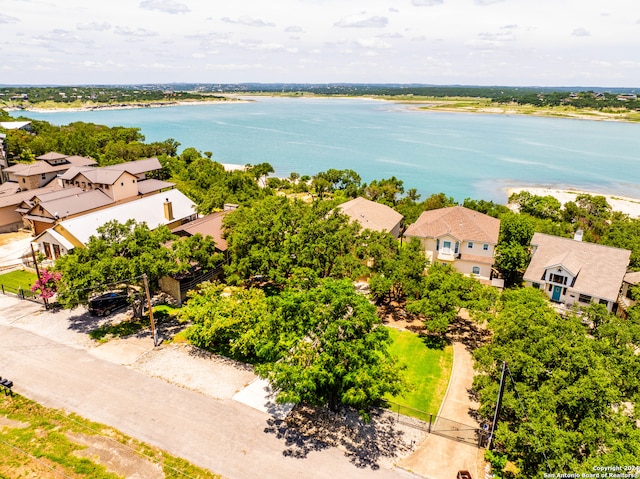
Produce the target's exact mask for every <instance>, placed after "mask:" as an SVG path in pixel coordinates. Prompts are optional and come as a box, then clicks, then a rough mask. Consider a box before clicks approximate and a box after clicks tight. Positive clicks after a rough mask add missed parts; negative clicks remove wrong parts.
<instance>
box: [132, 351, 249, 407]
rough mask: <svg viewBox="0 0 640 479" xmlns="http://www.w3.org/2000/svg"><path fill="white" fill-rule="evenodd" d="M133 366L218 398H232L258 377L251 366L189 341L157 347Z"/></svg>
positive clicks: (148, 373) (147, 373) (151, 374)
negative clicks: (191, 343)
mask: <svg viewBox="0 0 640 479" xmlns="http://www.w3.org/2000/svg"><path fill="white" fill-rule="evenodd" d="M133 368H134V369H136V370H138V371H140V372H142V373H144V374H146V375H148V376H155V377H159V378H162V379H164V380H165V381H168V382H170V383H173V384H177V385H179V386H182V387H186V388H188V389H192V390H194V391H199V392H201V393H204V394H206V395H208V396H211V397H214V398H217V399H231V398H232V397H233V396H234V395H235V394H236V393H237V392H238V391H240V390H241V389H242V388H244V387H246V386H247V385H248V384H250V383H251V382H252V381H253V380H254V379H256V375H255V374H254V372H253V368H252V367H251V366H250V365H247V364H243V363H239V362H237V361H233V360H231V359H227V358H223V357H222V356H218V355H216V354H213V353H210V352H208V351H205V350H202V349H199V348H196V347H195V346H191V345H189V344H169V345H166V346H162V347H160V348H156V349H153V350H151V351H149V352H148V353H146V354H144V355H143V356H142V357H141V358H140V359H138V360H137V361H136V362H135V363H133Z"/></svg>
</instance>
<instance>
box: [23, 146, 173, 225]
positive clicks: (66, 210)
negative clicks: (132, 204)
mask: <svg viewBox="0 0 640 479" xmlns="http://www.w3.org/2000/svg"><path fill="white" fill-rule="evenodd" d="M160 168H161V165H160V162H159V161H158V159H157V158H148V159H146V160H138V161H131V162H127V163H120V164H118V165H111V166H105V167H101V168H97V167H91V166H84V167H82V166H77V167H72V168H69V169H68V170H67V171H66V172H65V173H64V174H62V175H61V176H60V177H59V180H60V183H61V185H60V188H61V189H60V190H58V191H55V192H53V193H48V194H44V195H37V196H34V197H33V198H31V199H30V200H28V201H24V202H23V203H22V204H21V205H20V207H19V208H18V211H19V212H20V213H21V214H22V215H23V220H24V225H25V227H27V228H30V229H31V230H32V231H33V232H34V235H38V234H40V233H42V232H43V231H44V230H45V229H47V228H50V227H51V226H53V225H54V224H55V223H57V222H59V221H62V220H64V219H67V218H73V217H75V216H78V215H81V214H85V213H88V212H91V211H95V210H98V209H101V208H104V207H107V206H111V205H115V204H118V203H124V202H127V201H133V200H136V199H138V198H141V197H144V196H148V195H151V194H156V193H158V192H161V191H164V190H167V189H170V188H173V187H174V184H173V183H168V182H166V181H160V180H156V179H147V178H146V173H148V172H150V171H154V170H157V169H160Z"/></svg>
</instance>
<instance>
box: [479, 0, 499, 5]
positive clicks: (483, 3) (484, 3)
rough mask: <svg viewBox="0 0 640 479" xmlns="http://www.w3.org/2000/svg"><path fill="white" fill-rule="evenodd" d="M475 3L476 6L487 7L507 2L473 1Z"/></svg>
mask: <svg viewBox="0 0 640 479" xmlns="http://www.w3.org/2000/svg"><path fill="white" fill-rule="evenodd" d="M473 1H474V3H475V4H476V5H480V6H486V5H493V4H494V3H501V2H504V1H505V0H473Z"/></svg>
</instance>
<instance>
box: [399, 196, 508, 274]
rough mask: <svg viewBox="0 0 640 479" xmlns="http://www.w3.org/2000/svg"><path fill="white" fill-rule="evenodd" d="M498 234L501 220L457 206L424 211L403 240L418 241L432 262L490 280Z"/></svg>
mask: <svg viewBox="0 0 640 479" xmlns="http://www.w3.org/2000/svg"><path fill="white" fill-rule="evenodd" d="M499 234H500V220H499V219H497V218H493V217H491V216H488V215H485V214H483V213H479V212H478V211H474V210H471V209H469V208H465V207H464V206H459V205H458V206H451V207H449V208H440V209H437V210H430V211H425V212H424V213H422V214H421V215H420V217H419V218H418V220H417V221H416V222H415V223H413V224H412V225H410V226H409V227H408V228H407V230H406V231H405V233H404V236H405V238H407V239H410V238H418V239H419V240H420V241H421V242H422V245H423V246H424V249H425V253H426V255H427V259H428V260H429V261H430V262H432V263H433V262H438V263H445V264H450V265H452V266H453V267H454V268H455V269H456V270H457V271H459V272H461V273H463V274H466V275H470V276H474V277H477V278H478V279H481V280H490V279H491V276H492V274H491V272H492V269H493V264H494V262H495V260H494V253H495V248H496V245H497V244H498V236H499Z"/></svg>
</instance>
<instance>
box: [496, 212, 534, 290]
mask: <svg viewBox="0 0 640 479" xmlns="http://www.w3.org/2000/svg"><path fill="white" fill-rule="evenodd" d="M533 233H534V223H533V221H532V220H531V219H530V218H529V217H528V216H526V215H522V214H517V213H507V214H505V215H503V216H502V217H501V218H500V236H499V239H498V245H497V247H496V263H495V267H496V269H497V270H498V271H500V273H501V274H502V276H503V278H504V281H505V286H513V285H516V284H518V283H519V282H520V281H522V275H523V274H524V272H525V270H526V268H527V265H528V264H529V261H530V260H531V252H530V246H529V244H530V243H531V238H532V237H533Z"/></svg>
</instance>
